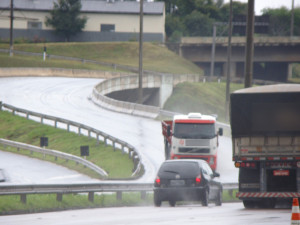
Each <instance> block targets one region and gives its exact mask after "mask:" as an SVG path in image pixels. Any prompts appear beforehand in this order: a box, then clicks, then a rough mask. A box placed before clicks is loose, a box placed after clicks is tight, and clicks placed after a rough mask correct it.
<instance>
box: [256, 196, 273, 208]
mask: <svg viewBox="0 0 300 225" xmlns="http://www.w3.org/2000/svg"><path fill="white" fill-rule="evenodd" d="M275 206H276V199H275V198H274V199H272V198H271V199H263V200H261V202H260V203H259V207H260V208H263V209H274V208H275Z"/></svg>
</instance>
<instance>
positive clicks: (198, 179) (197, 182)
mask: <svg viewBox="0 0 300 225" xmlns="http://www.w3.org/2000/svg"><path fill="white" fill-rule="evenodd" d="M195 181H196V184H200V182H201V174H199V176H197V177H196V180H195Z"/></svg>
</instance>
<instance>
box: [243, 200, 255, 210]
mask: <svg viewBox="0 0 300 225" xmlns="http://www.w3.org/2000/svg"><path fill="white" fill-rule="evenodd" d="M243 204H244V207H245V208H246V209H254V208H255V207H256V206H257V202H256V201H252V200H243Z"/></svg>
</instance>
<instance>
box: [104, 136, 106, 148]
mask: <svg viewBox="0 0 300 225" xmlns="http://www.w3.org/2000/svg"><path fill="white" fill-rule="evenodd" d="M104 144H105V146H107V138H104Z"/></svg>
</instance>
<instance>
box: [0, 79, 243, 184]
mask: <svg viewBox="0 0 300 225" xmlns="http://www.w3.org/2000/svg"><path fill="white" fill-rule="evenodd" d="M100 81H101V79H86V78H54V77H46V78H45V77H41V78H30V77H28V78H19V77H18V78H1V80H0V99H1V101H3V102H4V103H7V104H11V105H14V106H16V107H20V108H24V109H28V110H32V111H35V112H40V113H44V114H49V115H53V116H57V117H61V118H65V119H69V120H73V121H77V122H80V123H83V124H86V125H88V126H91V127H94V128H96V129H99V130H101V131H104V132H106V133H108V134H110V135H112V136H115V137H118V138H119V139H121V140H124V141H126V142H128V143H130V144H132V145H133V146H135V147H136V149H137V150H138V151H139V153H140V154H141V156H142V162H143V164H144V165H145V168H146V173H145V175H144V176H143V178H142V179H141V180H140V181H145V182H152V181H153V179H154V177H155V174H156V171H157V169H158V167H159V165H160V164H161V162H162V161H163V160H164V153H163V151H164V150H163V148H164V146H163V137H162V134H161V126H160V122H159V121H154V120H152V119H147V118H142V117H135V116H131V115H126V114H120V113H116V112H112V111H108V110H105V109H103V108H100V107H99V106H96V105H94V104H93V103H92V102H91V101H89V100H88V97H89V96H90V94H91V92H92V89H93V87H94V86H95V85H96V84H97V83H98V82H100ZM231 155H232V154H231V141H230V139H229V138H226V137H222V138H221V139H220V151H219V159H218V171H219V172H220V173H221V181H222V182H237V170H236V169H235V168H234V167H233V162H232V161H231Z"/></svg>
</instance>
